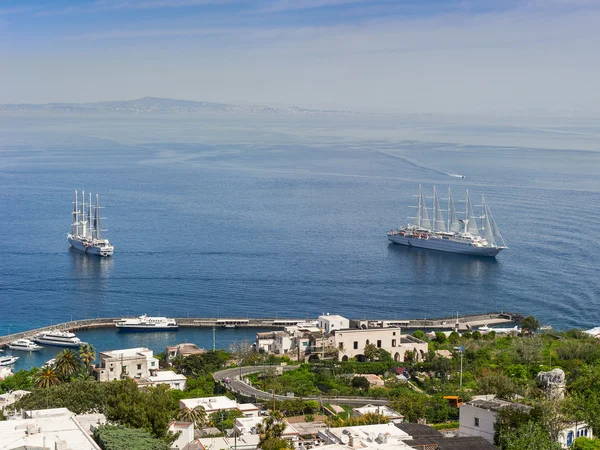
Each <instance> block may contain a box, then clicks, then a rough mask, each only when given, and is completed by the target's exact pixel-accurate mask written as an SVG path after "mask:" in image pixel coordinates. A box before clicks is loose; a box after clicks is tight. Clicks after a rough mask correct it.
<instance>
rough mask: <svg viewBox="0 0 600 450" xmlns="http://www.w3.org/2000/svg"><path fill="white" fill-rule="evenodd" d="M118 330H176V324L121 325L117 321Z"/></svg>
mask: <svg viewBox="0 0 600 450" xmlns="http://www.w3.org/2000/svg"><path fill="white" fill-rule="evenodd" d="M117 328H118V329H119V330H120V331H177V330H178V328H179V327H178V326H177V325H123V324H120V323H118V324H117Z"/></svg>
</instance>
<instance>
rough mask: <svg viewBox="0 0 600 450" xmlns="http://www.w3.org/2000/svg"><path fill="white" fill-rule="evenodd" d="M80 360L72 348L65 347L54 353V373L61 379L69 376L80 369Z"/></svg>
mask: <svg viewBox="0 0 600 450" xmlns="http://www.w3.org/2000/svg"><path fill="white" fill-rule="evenodd" d="M81 365H82V362H81V361H80V360H79V358H78V357H77V355H76V354H75V353H73V351H72V350H69V349H65V350H63V351H62V352H60V353H59V354H58V355H56V364H55V368H56V373H57V374H58V375H60V376H61V377H62V378H63V379H67V378H71V376H73V375H75V374H76V373H77V372H79V370H80V369H81Z"/></svg>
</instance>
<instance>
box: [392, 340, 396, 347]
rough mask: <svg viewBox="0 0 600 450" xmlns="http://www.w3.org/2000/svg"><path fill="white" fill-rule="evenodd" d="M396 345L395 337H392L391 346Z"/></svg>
mask: <svg viewBox="0 0 600 450" xmlns="http://www.w3.org/2000/svg"><path fill="white" fill-rule="evenodd" d="M395 346H396V339H392V347H395Z"/></svg>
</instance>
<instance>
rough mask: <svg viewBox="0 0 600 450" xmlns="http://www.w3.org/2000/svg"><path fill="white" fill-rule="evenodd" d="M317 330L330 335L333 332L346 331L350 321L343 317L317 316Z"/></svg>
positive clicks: (335, 315)
mask: <svg viewBox="0 0 600 450" xmlns="http://www.w3.org/2000/svg"><path fill="white" fill-rule="evenodd" d="M318 322H319V328H321V329H322V330H323V331H325V333H332V332H333V331H335V330H347V329H348V328H350V321H349V320H348V319H346V318H345V317H342V316H339V315H337V314H334V315H330V314H327V315H324V316H319V320H318Z"/></svg>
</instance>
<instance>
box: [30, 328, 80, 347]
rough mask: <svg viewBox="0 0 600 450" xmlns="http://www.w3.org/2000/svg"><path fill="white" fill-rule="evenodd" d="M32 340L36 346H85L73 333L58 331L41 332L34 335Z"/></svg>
mask: <svg viewBox="0 0 600 450" xmlns="http://www.w3.org/2000/svg"><path fill="white" fill-rule="evenodd" d="M33 340H34V341H35V342H37V343H38V344H46V345H55V346H57V347H79V346H81V345H83V344H85V342H82V341H81V339H79V338H78V337H77V336H76V335H75V333H70V332H68V331H59V330H50V331H42V332H41V333H38V334H36V335H35V336H34V337H33Z"/></svg>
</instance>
